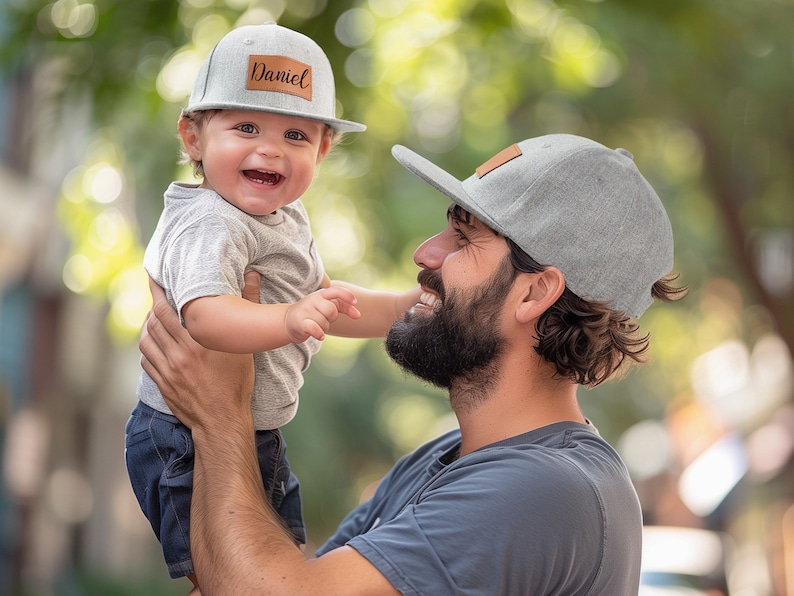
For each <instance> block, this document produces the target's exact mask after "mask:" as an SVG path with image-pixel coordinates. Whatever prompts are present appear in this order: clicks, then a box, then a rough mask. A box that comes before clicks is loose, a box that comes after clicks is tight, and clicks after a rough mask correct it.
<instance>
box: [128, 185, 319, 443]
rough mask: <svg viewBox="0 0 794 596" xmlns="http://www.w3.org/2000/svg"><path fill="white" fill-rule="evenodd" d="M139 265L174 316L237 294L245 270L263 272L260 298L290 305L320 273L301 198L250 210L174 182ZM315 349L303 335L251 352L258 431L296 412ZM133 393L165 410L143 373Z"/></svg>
mask: <svg viewBox="0 0 794 596" xmlns="http://www.w3.org/2000/svg"><path fill="white" fill-rule="evenodd" d="M143 263H144V267H145V269H146V271H147V272H148V273H149V275H150V276H151V277H152V279H154V281H155V282H157V283H158V284H159V285H160V286H161V287H163V288H164V289H165V292H166V296H167V297H168V301H169V302H170V303H171V305H172V306H173V307H174V308H176V310H177V312H179V313H180V319H181V318H182V314H181V312H182V307H183V306H184V305H185V304H187V303H188V302H190V301H191V300H194V299H195V298H200V297H203V296H223V295H235V296H240V295H241V293H242V288H243V285H244V281H243V276H244V274H245V272H246V271H248V270H255V271H258V272H259V273H260V274H261V275H262V283H261V285H260V291H259V294H260V295H259V301H260V302H261V303H271V304H274V303H282V304H285V303H286V304H292V303H294V302H297V301H298V300H300V299H301V298H303V297H304V296H306V295H307V294H310V293H311V292H314V291H315V290H319V289H320V283H321V281H322V278H323V275H324V269H323V265H322V261H321V260H320V256H319V254H318V253H317V250H316V248H315V244H314V238H313V236H312V234H311V229H310V226H309V218H308V215H307V214H306V210H305V208H304V207H303V204H302V203H301V201H300V200H296V201H294V202H292V203H290V204H289V205H285V206H284V207H281V208H280V209H278V210H276V211H275V212H273V213H271V214H269V215H262V216H259V215H249V214H247V213H245V212H243V211H241V210H240V209H238V208H237V207H235V206H234V205H232V204H230V203H228V202H227V201H225V200H224V199H223V198H221V197H220V195H218V194H217V193H216V192H215V191H212V190H208V189H204V188H197V187H196V186H194V185H188V184H181V183H176V182H175V183H172V184H171V185H170V186H169V187H168V189H167V190H166V192H165V204H164V207H163V213H162V215H161V216H160V221H159V222H158V224H157V228H156V229H155V231H154V234H153V235H152V239H151V240H150V242H149V244H148V246H147V247H146V253H145V255H144V260H143ZM319 348H320V342H318V341H317V340H315V339H314V338H309V339H307V340H306V341H305V342H303V343H301V344H288V345H286V346H284V347H282V348H277V349H275V350H269V351H267V352H260V353H258V354H254V363H255V367H256V378H255V383H254V393H253V396H252V399H251V407H252V410H253V414H254V423H255V425H256V428H257V430H269V429H275V428H278V427H280V426H283V425H284V424H286V423H287V422H289V421H290V420H291V419H292V418H293V417H294V416H295V411H296V410H297V407H298V389H300V387H301V386H302V384H303V372H304V371H305V370H306V368H307V367H308V366H309V362H310V360H311V357H312V355H313V354H314V353H316V352H317V350H319ZM137 393H138V399H140V400H141V401H142V402H144V403H145V404H147V405H148V406H150V407H152V408H154V409H156V410H159V411H161V412H166V413H169V414H170V413H171V411H170V410H169V408H168V406H167V405H166V403H165V400H164V399H163V397H162V395H161V394H160V391H159V389H158V388H157V385H156V384H155V383H154V381H152V379H151V378H150V377H149V376H148V375H147V374H146V373H145V372H144V373H142V375H141V377H140V380H139V382H138V390H137Z"/></svg>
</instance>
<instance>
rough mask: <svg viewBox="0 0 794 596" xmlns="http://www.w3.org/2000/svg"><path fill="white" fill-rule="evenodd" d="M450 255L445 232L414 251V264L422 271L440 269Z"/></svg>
mask: <svg viewBox="0 0 794 596" xmlns="http://www.w3.org/2000/svg"><path fill="white" fill-rule="evenodd" d="M448 254H449V247H447V246H446V243H445V242H444V232H441V233H440V234H436V235H435V236H433V237H432V238H428V239H427V240H425V241H424V242H422V244H420V245H419V247H418V248H417V249H416V250H415V251H414V263H416V264H417V265H418V266H419V267H421V268H422V269H440V268H441V265H442V264H443V263H444V259H446V258H447V255H448Z"/></svg>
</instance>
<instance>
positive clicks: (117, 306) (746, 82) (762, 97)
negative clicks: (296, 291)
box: [0, 0, 794, 541]
mask: <svg viewBox="0 0 794 596" xmlns="http://www.w3.org/2000/svg"><path fill="white" fill-rule="evenodd" d="M3 19H4V22H5V26H4V27H5V30H6V32H7V34H8V35H7V36H6V44H5V45H4V46H3V47H2V49H1V50H0V58H2V60H3V63H4V65H5V69H6V72H8V73H9V75H8V76H10V77H33V78H37V79H40V78H41V77H47V78H48V85H46V87H45V88H46V89H47V91H48V92H51V93H53V95H54V97H56V98H57V99H58V102H57V106H58V109H59V110H60V111H59V114H58V117H57V118H50V119H48V120H47V122H46V123H44V124H47V125H50V124H52V122H56V123H57V122H62V123H68V122H69V120H70V118H72V117H73V115H74V114H79V113H80V110H79V109H78V108H79V106H84V105H86V104H88V105H89V106H90V119H89V122H90V137H89V138H88V139H86V142H85V143H84V147H85V153H84V154H83V155H75V156H73V157H74V163H72V164H70V165H69V171H67V172H64V180H65V182H64V185H63V188H62V197H61V199H60V204H59V214H60V218H61V221H62V224H63V227H64V229H65V230H66V231H67V233H68V235H69V237H70V239H71V254H70V255H69V256H68V257H67V259H66V260H65V262H64V266H65V269H64V280H65V283H66V284H67V286H68V287H70V288H71V289H72V290H74V291H78V292H84V293H90V294H94V295H98V296H101V297H103V298H104V299H106V300H107V301H108V303H109V305H110V306H111V308H110V313H111V316H110V318H109V321H108V329H109V332H110V333H111V334H112V335H113V336H114V337H115V338H116V340H117V341H119V342H130V341H134V340H135V338H136V337H137V330H138V328H139V325H140V322H141V320H142V316H143V314H144V313H145V312H146V309H147V307H148V302H147V300H148V295H147V293H146V286H145V279H144V277H143V276H142V275H141V271H140V268H139V264H140V259H141V254H142V253H141V251H142V246H143V244H144V243H145V241H146V240H147V239H148V237H149V235H150V233H151V231H152V229H153V227H154V224H155V222H156V220H157V217H158V215H159V210H160V207H161V197H162V192H163V190H164V189H165V187H166V186H167V184H168V183H169V182H170V181H171V180H172V179H174V178H179V177H182V178H184V177H185V176H187V172H185V171H184V170H179V169H178V168H177V166H176V156H177V152H178V144H177V138H176V134H175V124H176V119H177V116H178V114H179V108H180V106H181V105H182V104H183V103H184V101H185V98H186V96H185V95H184V93H183V94H182V95H181V96H179V94H178V91H179V87H178V85H177V86H176V87H175V86H174V85H175V84H174V83H173V82H172V83H170V85H171V86H170V87H169V83H168V81H166V80H165V78H164V77H165V74H164V73H169V72H170V73H173V72H182V71H179V68H180V64H188V65H189V64H190V60H189V58H190V57H191V56H193V58H195V57H196V56H198V57H199V59H203V57H204V55H205V54H206V52H207V51H209V49H210V48H211V46H212V44H213V43H214V42H215V41H217V39H219V38H220V37H221V36H222V35H223V34H224V33H226V32H227V31H228V30H229V29H230V28H232V27H234V26H237V25H240V24H249V23H259V22H263V21H265V20H268V19H274V20H277V21H278V22H279V23H280V24H282V25H285V26H288V27H292V28H295V29H297V30H299V31H301V32H303V33H305V34H307V35H309V36H311V37H312V38H314V39H315V40H316V41H317V42H318V43H319V44H320V45H321V46H322V47H323V48H324V49H325V50H326V52H327V54H328V55H329V57H330V59H331V62H332V64H333V66H334V69H335V73H336V77H337V97H338V101H339V105H340V115H342V113H341V112H342V111H343V114H344V117H346V118H350V119H353V120H357V121H360V122H364V123H366V124H367V125H368V127H369V130H368V131H367V132H366V133H363V134H359V135H348V137H347V138H346V140H345V141H344V143H343V145H342V146H341V147H340V148H339V149H337V150H336V153H335V154H334V155H332V156H331V157H329V158H328V160H326V162H325V163H324V164H323V167H322V169H321V173H320V176H319V178H318V180H317V181H316V182H315V184H314V185H313V187H312V189H311V190H310V192H309V194H308V195H307V197H306V204H307V207H308V208H309V210H310V213H311V215H312V218H313V225H314V227H315V229H316V233H317V238H318V245H319V247H320V251H321V253H322V254H323V256H324V259H325V260H326V264H327V266H328V268H329V270H330V273H331V275H332V277H336V278H339V279H348V280H350V281H353V282H355V283H359V284H361V285H369V286H375V287H388V288H403V287H409V286H410V285H411V284H412V283H413V281H414V278H415V274H416V268H415V267H414V266H413V264H412V262H411V258H410V255H411V252H412V250H413V249H414V248H415V247H416V246H417V244H418V243H419V242H420V241H421V240H423V239H424V238H426V237H428V236H429V235H432V234H433V233H435V232H436V231H438V230H439V229H440V228H441V226H442V225H443V222H444V209H445V206H446V202H445V201H444V200H443V199H441V198H440V197H439V196H438V195H437V194H436V193H435V192H434V191H432V190H431V189H430V188H429V187H427V186H426V185H423V184H422V183H420V182H419V181H418V180H416V179H415V178H414V177H413V176H412V175H410V174H408V173H406V172H405V171H403V170H402V169H401V168H400V167H399V166H397V165H396V163H395V162H394V161H393V160H392V158H391V156H390V154H389V150H390V147H391V146H392V145H393V144H394V143H401V144H405V145H407V146H409V147H411V148H413V149H415V150H417V151H418V152H420V153H422V154H424V155H426V156H428V157H429V158H430V159H432V160H434V161H436V162H437V163H438V164H439V165H441V166H442V167H445V168H447V169H448V170H449V171H450V172H452V173H453V174H455V175H457V176H459V177H461V178H463V177H466V176H468V175H469V173H470V172H472V171H473V169H474V167H476V166H477V165H479V164H480V163H482V162H483V161H485V160H486V159H487V158H488V157H489V156H490V155H492V154H493V153H495V152H496V151H498V150H500V149H502V148H503V147H504V146H506V145H508V144H509V143H512V142H514V141H517V140H520V139H523V138H526V137H529V136H534V135H539V134H544V133H548V132H570V133H576V134H581V135H584V136H589V137H592V138H594V139H596V140H598V141H600V142H602V143H604V144H606V145H608V146H613V147H617V146H622V147H625V148H627V149H629V150H630V151H631V152H632V153H633V154H634V156H635V160H636V161H637V163H638V165H639V166H640V169H641V170H642V171H643V172H644V173H645V174H646V176H647V177H648V178H649V180H650V181H651V182H652V184H653V185H654V187H655V188H656V189H657V191H658V192H659V194H660V196H661V197H662V199H663V201H664V202H665V204H666V206H667V208H668V211H669V213H670V216H671V220H672V223H673V229H674V232H675V235H676V239H677V261H676V268H677V270H679V271H680V272H681V274H682V280H683V282H684V283H686V284H687V285H689V286H690V288H691V292H690V296H689V297H688V299H687V300H686V301H685V302H684V303H679V304H675V305H663V306H662V305H659V306H656V307H654V308H653V309H651V311H649V313H648V315H646V317H645V318H644V319H643V327H644V328H645V329H647V330H649V331H650V332H651V333H652V336H653V346H654V347H653V351H652V357H653V360H654V365H653V366H650V367H646V368H645V369H642V370H637V371H635V372H634V373H632V374H631V375H630V376H629V377H628V379H627V380H625V381H624V382H622V383H621V384H607V385H606V386H604V387H601V388H599V389H597V390H594V391H591V392H586V393H583V395H582V402H583V407H584V409H585V411H586V412H587V414H588V415H589V416H590V417H591V418H592V419H593V420H594V422H595V423H596V425H597V426H599V428H600V430H601V432H602V434H604V435H605V436H607V438H609V439H611V440H613V441H614V440H615V439H616V438H617V437H619V436H620V433H621V432H622V431H623V430H625V429H626V428H627V427H629V426H630V425H631V424H633V423H635V422H637V421H638V420H642V419H644V418H648V417H661V416H662V415H663V413H664V411H665V409H666V408H667V407H668V404H670V403H671V402H672V401H673V400H686V399H688V395H689V394H690V393H691V387H690V379H689V369H690V366H691V363H692V362H693V360H694V359H695V358H696V357H697V356H698V355H700V354H702V353H703V352H705V351H707V350H709V349H712V348H713V347H715V346H717V345H719V343H721V342H722V341H725V340H728V339H733V338H738V339H741V340H743V341H746V342H747V343H748V345H750V346H752V345H753V344H754V342H755V341H756V340H757V339H758V338H759V337H761V336H762V335H764V334H765V333H769V332H773V331H774V332H777V333H779V334H780V336H781V337H782V338H783V339H784V341H785V342H786V343H787V345H788V346H789V348H791V346H792V333H793V332H792V326H793V325H794V307H793V305H792V302H793V300H792V290H791V285H790V281H789V283H788V285H786V284H785V283H783V282H784V281H785V280H782V281H781V279H780V276H777V277H776V274H775V271H774V270H772V272H771V273H770V272H769V271H767V270H766V269H765V268H764V263H765V261H764V254H765V253H764V247H765V246H767V244H768V242H767V241H768V240H769V239H770V238H775V234H777V233H783V234H784V236H783V237H784V238H785V237H786V236H785V234H789V235H790V234H791V231H792V229H794V209H792V208H791V188H792V187H794V184H793V183H794V180H792V176H794V173H793V172H794V170H792V168H791V167H790V164H791V163H792V161H794V160H793V159H792V158H793V157H794V156H793V155H792V154H793V153H794V113H793V112H794V103H792V101H791V97H793V96H794V67H793V64H792V55H794V38H793V37H792V35H791V24H792V23H794V2H792V0H755V1H753V2H747V1H746V0H722V1H719V2H717V1H713V0H675V1H673V0H668V1H666V2H658V1H657V0H603V1H595V0H556V1H555V0H507V1H497V0H484V1H479V2H475V1H472V0H431V1H425V0H369V1H364V0H338V1H334V2H330V1H328V2H326V1H325V0H301V1H293V0H290V1H289V2H286V1H280V0H262V1H258V0H225V1H224V0H181V1H179V2H174V1H172V0H94V1H91V0H57V1H56V2H49V1H47V0H7V2H6V6H5V9H4V15H3ZM183 59H184V62H182V60H183ZM183 72H194V71H190V67H189V66H188V67H184V68H183ZM188 90H189V89H188ZM164 95H165V97H164ZM32 120H33V122H34V129H36V124H35V122H36V118H35V115H32ZM39 123H40V124H42V123H41V121H39ZM42 125H43V124H42ZM44 132H46V131H44ZM34 134H44V133H43V132H42V131H41V130H34ZM114 173H115V174H114ZM113 176H116V178H113ZM116 179H117V180H118V186H117V187H113V188H116V189H117V190H118V192H117V193H116V194H115V195H112V193H111V196H108V195H107V192H108V191H107V189H108V184H111V183H112V182H113V180H116ZM103 193H104V194H103ZM560 240H561V241H562V242H564V241H565V239H564V238H561V239H560ZM776 280H777V281H778V282H780V283H778V284H776V283H775V281H776ZM131 390H132V389H131ZM301 395H302V397H301V399H302V402H303V403H302V408H301V410H300V412H299V414H298V417H297V418H296V420H295V421H294V422H293V423H291V424H290V425H289V426H288V427H287V428H286V434H287V435H288V438H289V445H290V447H289V452H290V454H291V460H292V462H293V465H294V466H295V468H296V470H297V472H298V474H299V476H300V477H301V479H302V483H303V486H304V489H305V494H306V513H307V518H308V523H309V527H310V530H311V535H312V538H314V539H315V540H316V541H321V540H322V539H323V538H324V537H325V536H327V535H328V533H330V532H331V531H332V529H333V528H334V527H335V524H336V522H337V521H338V519H339V518H340V516H341V515H342V514H343V513H345V512H346V511H347V510H348V508H349V507H350V506H351V505H352V504H353V503H354V502H355V500H356V498H357V495H358V494H359V493H360V492H361V491H362V490H363V489H364V488H365V486H366V484H367V483H368V482H369V481H371V480H374V479H376V478H377V477H378V476H379V475H380V474H382V473H383V471H384V470H385V469H387V468H388V466H389V464H390V462H392V461H393V459H394V457H396V456H398V455H399V454H401V453H403V452H404V451H405V450H406V449H408V448H410V447H411V446H412V445H414V444H416V443H417V442H418V441H420V440H422V439H424V438H426V437H427V436H429V435H431V434H433V433H434V432H437V430H438V428H440V427H441V426H443V425H445V424H448V423H449V420H448V417H447V414H448V408H447V406H446V404H445V402H444V398H443V396H442V395H440V394H439V392H436V391H434V390H431V389H428V388H427V387H425V386H423V385H420V384H418V383H416V382H414V381H412V380H410V379H406V378H404V377H403V375H402V374H401V373H400V372H398V371H396V370H395V369H394V367H393V366H392V365H391V364H390V363H389V362H388V361H387V359H386V358H385V356H384V354H383V350H382V348H381V346H380V344H379V343H378V342H358V341H352V340H336V339H331V340H328V342H327V345H326V346H325V348H324V350H323V351H322V352H321V354H320V355H319V356H318V357H317V358H316V361H315V364H314V365H313V366H312V368H311V369H310V371H309V373H308V374H307V380H306V385H305V388H304V390H303V391H302V394H301ZM439 425H440V426H439Z"/></svg>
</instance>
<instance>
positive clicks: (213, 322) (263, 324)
mask: <svg viewBox="0 0 794 596" xmlns="http://www.w3.org/2000/svg"><path fill="white" fill-rule="evenodd" d="M355 303H356V297H355V296H354V295H353V293H352V292H351V291H350V290H348V289H346V288H342V287H333V288H324V289H321V290H318V291H316V292H313V293H311V294H309V295H308V296H306V297H304V298H302V299H301V300H299V301H298V302H296V303H295V304H257V303H254V302H250V301H248V300H246V299H244V298H241V297H239V296H207V297H203V298H196V299H195V300H192V301H190V302H188V303H187V304H186V305H185V306H184V307H183V308H182V316H183V317H184V319H185V327H187V330H188V331H189V332H190V335H191V336H192V337H193V339H195V340H196V341H197V342H198V343H200V344H201V345H203V346H204V347H205V348H209V349H211V350H217V351H220V352H232V353H237V354H250V353H253V352H265V351H267V350H273V349H275V348H280V347H282V346H285V345H287V344H289V343H301V342H303V341H305V340H306V339H308V338H309V337H315V338H317V339H320V340H322V339H323V338H324V337H325V333H326V332H327V331H328V329H329V326H330V325H331V323H333V322H334V321H336V320H337V318H338V317H339V315H340V314H342V315H346V316H345V317H343V318H348V317H350V318H358V317H359V316H360V314H359V311H358V310H357V309H356V307H355V306H354V305H355Z"/></svg>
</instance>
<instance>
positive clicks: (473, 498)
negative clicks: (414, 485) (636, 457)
mask: <svg viewBox="0 0 794 596" xmlns="http://www.w3.org/2000/svg"><path fill="white" fill-rule="evenodd" d="M506 455H507V459H505V460H502V461H498V462H494V461H492V460H491V461H487V460H486V461H481V460H478V459H477V457H476V456H475V457H471V456H469V457H467V458H466V459H471V460H472V461H470V462H469V463H467V464H466V465H458V466H457V467H455V468H454V469H451V470H448V471H447V473H445V474H443V475H442V476H441V477H440V478H437V479H436V481H434V482H433V483H432V484H431V485H429V486H427V487H425V489H423V490H422V491H420V493H419V494H418V495H417V496H416V497H415V499H414V500H413V501H412V502H411V503H410V504H409V505H408V506H407V507H405V508H404V509H403V510H402V511H401V512H400V513H399V514H398V515H397V516H395V517H394V518H393V519H391V520H390V521H388V522H386V523H384V524H382V525H379V526H377V527H376V528H374V529H372V530H371V531H369V532H367V533H365V534H362V535H360V536H356V537H354V538H352V539H351V540H350V541H349V542H348V544H349V545H350V546H352V547H353V548H355V549H356V550H357V551H358V552H359V553H361V554H362V555H363V556H364V557H366V558H367V559H368V560H369V561H370V562H371V563H372V564H373V565H375V566H376V567H377V568H378V569H379V570H380V571H381V573H383V575H384V576H385V577H386V578H387V579H388V580H389V581H390V582H391V583H392V585H393V586H394V587H395V588H396V589H398V590H400V591H401V592H402V593H403V594H426V595H428V596H429V595H436V594H459V593H465V594H482V595H483V596H486V595H489V594H553V593H555V591H554V586H555V585H562V582H563V581H564V582H567V583H566V584H565V585H566V586H567V589H570V588H571V586H575V585H576V583H577V582H580V584H581V587H582V591H581V592H579V591H574V592H567V593H586V591H587V586H588V585H589V584H590V583H592V581H593V578H594V576H595V573H597V565H598V561H600V556H599V554H598V552H597V549H599V548H600V547H601V539H600V536H601V535H602V515H601V511H600V509H599V507H598V502H599V501H598V499H597V498H594V492H593V490H592V488H591V487H590V485H589V484H588V482H586V481H585V480H584V479H583V478H582V476H581V474H580V473H579V471H578V470H577V469H576V466H573V465H571V466H566V465H560V461H559V459H557V460H556V462H554V463H552V462H549V461H546V462H544V461H543V459H544V458H545V456H544V455H543V454H539V455H538V456H537V457H534V456H533V457H532V458H530V459H529V461H528V460H527V458H526V457H524V456H525V455H526V454H523V455H521V454H516V453H515V452H514V451H507V452H506ZM514 456H516V457H514ZM594 549H595V550H594ZM577 551H578V552H577ZM588 562H592V567H591V566H590V563H588Z"/></svg>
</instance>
